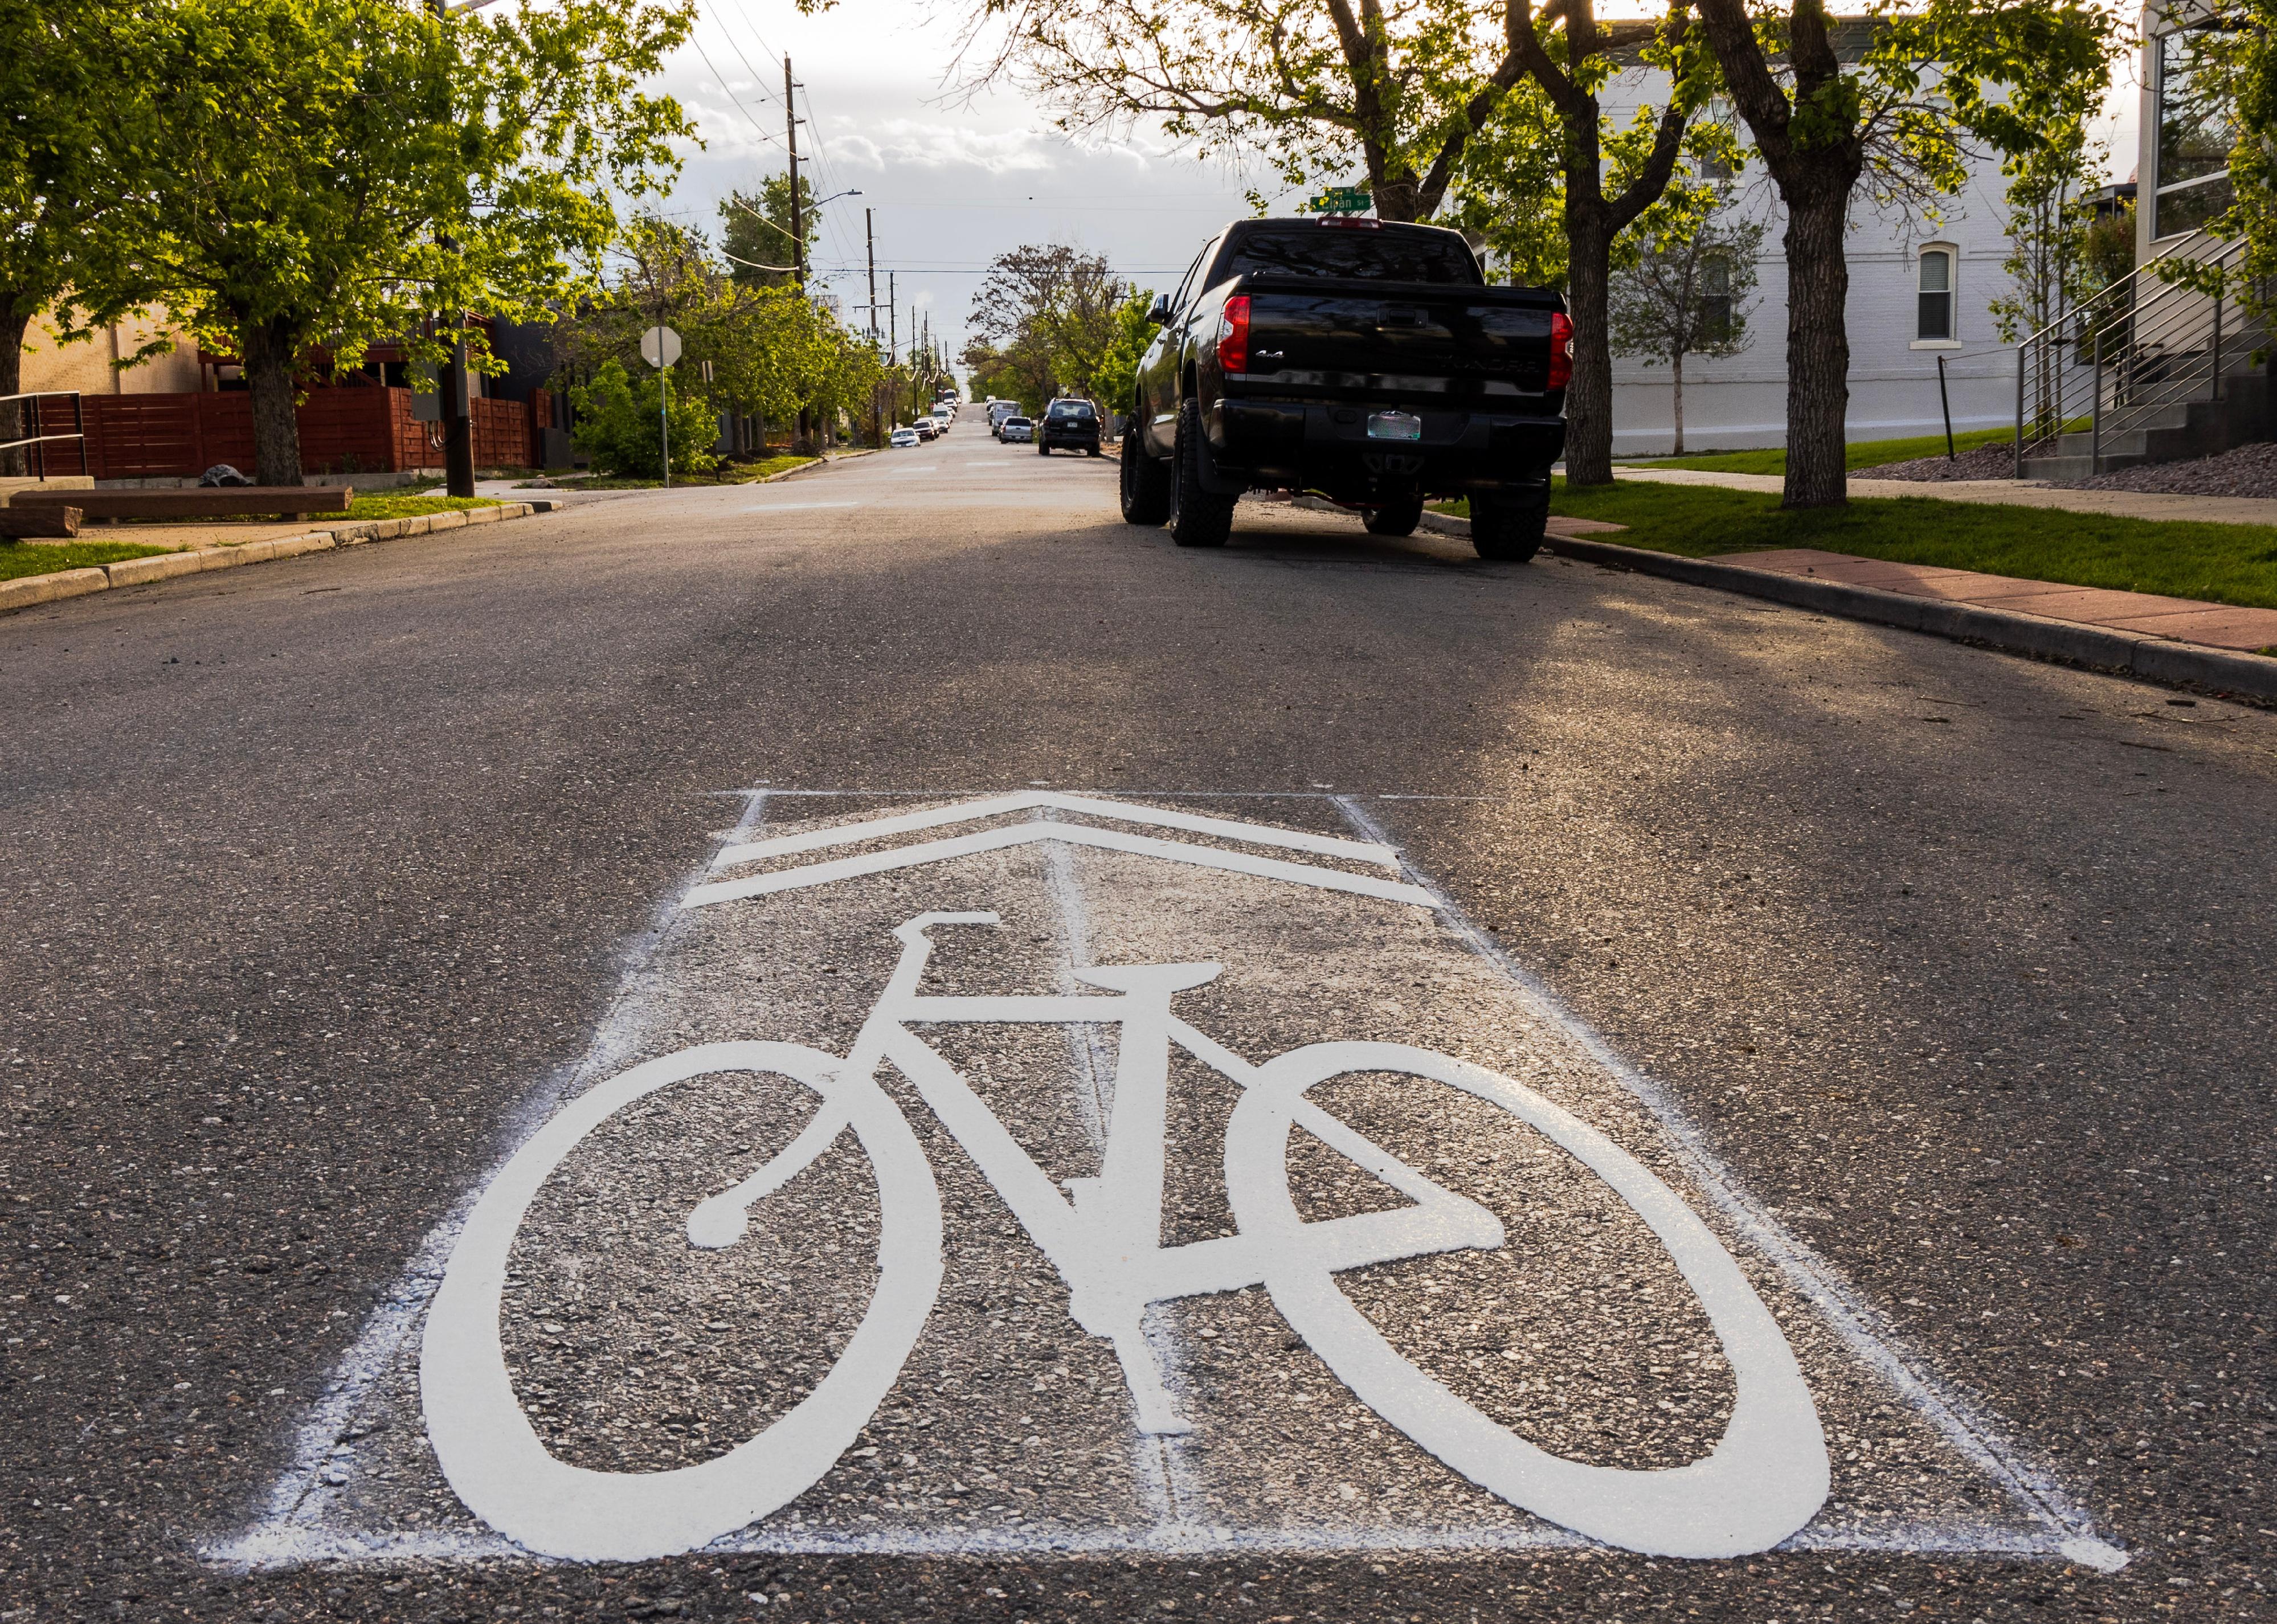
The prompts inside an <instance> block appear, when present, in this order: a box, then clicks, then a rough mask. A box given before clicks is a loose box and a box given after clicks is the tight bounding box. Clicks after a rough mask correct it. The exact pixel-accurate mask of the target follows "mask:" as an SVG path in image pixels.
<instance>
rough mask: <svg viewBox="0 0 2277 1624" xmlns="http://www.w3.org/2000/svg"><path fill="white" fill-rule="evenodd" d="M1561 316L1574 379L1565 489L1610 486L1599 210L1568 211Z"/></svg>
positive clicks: (1605, 257)
mask: <svg viewBox="0 0 2277 1624" xmlns="http://www.w3.org/2000/svg"><path fill="white" fill-rule="evenodd" d="M1565 230H1566V235H1567V239H1568V241H1569V244H1570V248H1569V252H1568V255H1567V257H1566V262H1565V266H1566V269H1565V312H1566V315H1567V316H1568V317H1569V318H1570V319H1571V320H1572V322H1573V382H1572V383H1570V384H1568V385H1566V387H1565V483H1566V484H1573V485H1609V484H1612V483H1613V352H1612V341H1611V335H1610V322H1609V318H1608V316H1607V314H1606V301H1607V294H1608V284H1609V283H1610V280H1611V275H1612V271H1611V259H1612V232H1611V227H1610V225H1609V223H1608V222H1607V221H1606V220H1605V218H1604V217H1603V209H1602V208H1596V209H1575V208H1573V207H1572V206H1570V205H1569V207H1568V208H1567V210H1566V214H1565Z"/></svg>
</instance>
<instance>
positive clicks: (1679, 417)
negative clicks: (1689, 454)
mask: <svg viewBox="0 0 2277 1624" xmlns="http://www.w3.org/2000/svg"><path fill="white" fill-rule="evenodd" d="M1668 364H1669V370H1670V373H1671V376H1672V377H1673V378H1674V379H1675V382H1676V407H1675V409H1676V446H1675V448H1674V449H1673V450H1672V451H1671V452H1670V453H1669V454H1670V455H1671V456H1676V457H1680V456H1682V455H1683V454H1684V352H1683V351H1682V350H1680V349H1679V350H1678V351H1677V352H1676V354H1675V355H1672V356H1671V357H1669V362H1668Z"/></svg>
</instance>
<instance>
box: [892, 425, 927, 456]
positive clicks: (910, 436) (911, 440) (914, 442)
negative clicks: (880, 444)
mask: <svg viewBox="0 0 2277 1624" xmlns="http://www.w3.org/2000/svg"><path fill="white" fill-rule="evenodd" d="M923 443H924V442H923V441H921V440H920V439H919V438H918V431H916V430H915V429H896V430H895V431H894V432H893V435H892V437H891V438H889V439H888V440H887V444H888V445H890V446H894V447H895V449H897V450H902V451H906V450H908V449H909V448H910V447H911V446H918V445H921V444H923Z"/></svg>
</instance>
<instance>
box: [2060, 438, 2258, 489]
mask: <svg viewBox="0 0 2277 1624" xmlns="http://www.w3.org/2000/svg"><path fill="white" fill-rule="evenodd" d="M2061 483H2062V484H2064V486H2065V488H2067V489H2068V490H2075V491H2153V492H2166V493H2168V494H2171V495H2174V496H2268V497H2277V444H2271V443H2269V442H2267V441H2264V442H2263V443H2262V444H2260V445H2258V446H2239V447H2238V448H2237V449H2236V450H2235V451H2225V452H2223V453H2222V454H2220V456H2215V457H2200V458H2199V459H2197V461H2194V462H2152V463H2149V464H2147V465H2145V466H2144V467H2142V468H2127V469H2119V470H2118V471H2117V472H2116V473H2111V474H2103V475H2098V477H2095V478H2093V479H2073V480H2065V481H2063V482H2061Z"/></svg>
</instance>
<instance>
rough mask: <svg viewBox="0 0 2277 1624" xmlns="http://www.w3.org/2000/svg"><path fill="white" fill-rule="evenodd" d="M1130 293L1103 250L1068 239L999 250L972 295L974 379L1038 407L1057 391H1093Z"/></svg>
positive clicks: (969, 358)
mask: <svg viewBox="0 0 2277 1624" xmlns="http://www.w3.org/2000/svg"><path fill="white" fill-rule="evenodd" d="M1130 296H1131V290H1130V285H1129V284H1128V283H1126V282H1124V281H1123V278H1120V277H1118V276H1116V274H1115V271H1114V270H1113V268H1112V267H1110V266H1109V265H1108V263H1107V261H1106V259H1105V258H1104V257H1103V256H1101V255H1096V254H1085V253H1084V252H1083V251H1082V250H1081V249H1079V248H1070V247H1069V246H1067V245H1066V244H1065V243H1048V244H1043V245H1037V244H1034V243H1029V244H1025V245H1023V246H1022V247H1020V248H1014V249H1011V250H1010V251H1009V252H1007V253H1003V254H999V255H997V256H996V258H995V259H994V262H993V263H991V264H990V265H989V268H988V275H987V277H986V279H985V280H984V281H983V282H982V283H981V285H980V287H979V291H978V292H976V293H975V294H973V296H972V314H971V330H972V333H973V338H972V340H971V343H969V344H968V345H967V347H966V348H965V351H964V355H963V360H964V362H965V364H966V365H967V366H969V367H971V369H972V370H973V374H974V386H975V387H976V388H985V389H986V390H988V391H991V392H1001V393H1004V394H1007V395H1009V396H1011V398H1013V399H1014V400H1022V401H1026V402H1031V403H1033V404H1035V405H1039V406H1040V405H1041V404H1042V402H1043V401H1045V400H1048V399H1049V398H1050V397H1051V396H1052V395H1054V394H1055V393H1069V392H1071V393H1078V394H1095V393H1097V392H1098V389H1099V373H1100V367H1101V366H1102V364H1103V363H1104V362H1105V361H1106V359H1107V356H1108V352H1109V351H1110V349H1111V348H1112V347H1113V346H1114V344H1115V342H1116V336H1117V332H1118V319H1119V317H1118V312H1119V310H1120V309H1121V307H1123V305H1124V304H1126V303H1127V302H1128V301H1129V299H1130ZM1108 398H1109V399H1111V398H1112V397H1108Z"/></svg>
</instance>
